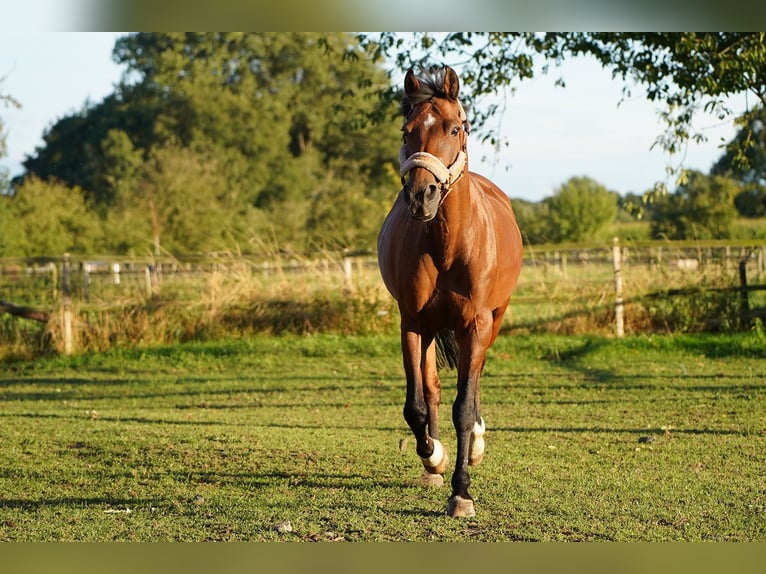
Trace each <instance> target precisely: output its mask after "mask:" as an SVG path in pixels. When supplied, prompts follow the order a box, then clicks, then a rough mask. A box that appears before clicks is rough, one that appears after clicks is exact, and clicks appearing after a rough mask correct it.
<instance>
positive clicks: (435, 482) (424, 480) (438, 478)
mask: <svg viewBox="0 0 766 574" xmlns="http://www.w3.org/2000/svg"><path fill="white" fill-rule="evenodd" d="M420 482H421V484H422V485H423V486H429V487H434V488H441V487H442V486H444V477H443V476H442V475H441V474H433V473H431V472H428V471H427V470H424V471H423V474H421V475H420Z"/></svg>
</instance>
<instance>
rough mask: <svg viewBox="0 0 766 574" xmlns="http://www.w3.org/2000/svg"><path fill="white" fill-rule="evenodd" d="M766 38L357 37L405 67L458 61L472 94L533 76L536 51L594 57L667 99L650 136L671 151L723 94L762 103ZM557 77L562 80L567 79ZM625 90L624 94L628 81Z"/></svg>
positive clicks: (765, 99) (717, 107)
mask: <svg viewBox="0 0 766 574" xmlns="http://www.w3.org/2000/svg"><path fill="white" fill-rule="evenodd" d="M764 38H766V36H765V35H764V32H649V33H636V32H609V33H592V32H562V33H544V34H542V33H532V32H457V33H449V34H432V33H429V32H420V33H415V34H409V35H406V36H405V35H402V34H397V33H388V32H387V33H381V34H378V35H377V36H375V35H371V34H366V35H362V43H363V45H364V46H365V47H366V49H367V50H368V51H369V52H370V53H371V54H372V55H373V56H374V57H378V58H380V57H389V58H391V59H392V60H393V61H394V62H395V63H396V66H397V67H398V68H403V69H406V68H407V67H409V66H415V65H418V64H421V63H424V62H434V61H443V62H445V63H448V64H449V63H457V62H460V64H461V69H462V78H463V80H464V81H465V83H466V84H467V85H470V86H471V90H470V92H471V94H472V97H473V98H474V99H481V98H482V97H484V96H487V95H490V94H496V93H498V92H500V91H502V90H503V89H505V88H507V87H510V86H513V85H514V84H515V83H516V82H517V81H518V80H523V79H526V78H531V77H533V76H534V73H535V62H538V61H539V60H541V59H542V60H543V64H542V66H541V67H542V69H543V71H545V72H547V71H548V69H549V67H550V64H551V63H553V64H558V63H560V62H561V61H563V60H565V59H566V58H572V57H575V56H579V55H588V56H591V57H594V58H596V59H597V60H598V61H599V62H600V63H601V64H602V65H603V66H604V67H605V68H608V69H610V70H611V71H612V75H613V76H615V77H621V78H623V79H628V78H631V79H632V80H634V81H635V82H636V83H637V84H639V85H640V86H643V87H644V88H645V89H646V97H647V98H648V99H649V100H652V101H657V102H662V103H664V104H665V106H666V107H665V110H664V112H663V116H662V117H663V118H664V120H665V122H666V124H667V130H666V131H665V132H664V133H662V134H659V135H658V137H657V142H656V143H657V144H659V145H661V146H662V147H663V148H665V149H667V150H668V151H671V152H675V151H679V150H681V149H682V148H683V145H684V144H685V142H687V141H688V140H689V139H693V140H697V141H698V140H703V139H704V134H701V133H693V132H692V129H691V125H692V119H693V117H694V115H695V113H698V112H699V111H701V110H703V109H704V111H705V112H708V113H714V114H716V115H717V116H719V117H720V118H721V119H723V118H725V117H727V116H728V115H730V114H731V110H729V109H728V108H726V106H725V104H724V100H725V98H726V96H728V95H731V94H736V93H741V92H744V91H749V92H751V93H753V94H755V95H756V97H757V98H758V99H759V100H760V101H761V102H762V103H763V104H766V82H765V81H764V73H763V70H764V65H766V41H765V40H764ZM557 83H559V84H561V85H564V84H565V79H564V78H561V79H559V80H558V82H557ZM624 92H625V95H626V97H629V96H630V93H629V89H628V87H627V86H626V87H625V88H624ZM494 111H495V109H493V108H491V107H488V108H486V109H483V110H477V113H476V116H475V121H476V124H477V125H479V126H481V125H482V124H483V123H485V122H486V120H487V119H488V118H489V117H490V116H491V115H492V114H493V113H494ZM485 137H487V138H490V139H491V138H493V137H494V136H493V135H492V134H488V133H485Z"/></svg>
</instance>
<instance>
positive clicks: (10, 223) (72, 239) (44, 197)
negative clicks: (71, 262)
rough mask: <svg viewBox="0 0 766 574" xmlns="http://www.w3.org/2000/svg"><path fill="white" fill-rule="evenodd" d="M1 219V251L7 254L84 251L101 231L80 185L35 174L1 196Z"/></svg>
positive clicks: (0, 252)
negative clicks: (9, 192) (43, 177)
mask: <svg viewBox="0 0 766 574" xmlns="http://www.w3.org/2000/svg"><path fill="white" fill-rule="evenodd" d="M0 221H2V222H3V234H2V236H1V237H0V254H3V255H6V256H7V255H16V256H18V255H23V256H27V257H33V256H41V255H50V254H51V253H57V254H60V253H64V252H67V251H69V252H71V253H87V252H89V251H92V250H93V247H94V242H95V240H96V239H97V237H98V236H99V235H100V233H101V223H100V221H99V219H98V218H97V217H96V216H95V214H94V213H93V212H91V211H90V210H88V209H87V207H86V204H85V199H84V196H83V192H82V190H81V189H80V188H77V187H75V188H69V187H67V186H66V185H64V184H62V183H58V182H55V181H42V180H40V179H38V178H36V177H30V178H27V179H26V180H25V181H24V182H23V183H22V184H21V185H20V186H18V187H16V189H15V193H14V195H13V196H2V197H0ZM6 226H7V227H6Z"/></svg>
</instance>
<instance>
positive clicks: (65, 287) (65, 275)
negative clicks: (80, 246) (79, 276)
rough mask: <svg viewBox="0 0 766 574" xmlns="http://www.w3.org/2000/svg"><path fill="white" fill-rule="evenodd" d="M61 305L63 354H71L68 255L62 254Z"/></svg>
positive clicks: (70, 302)
mask: <svg viewBox="0 0 766 574" xmlns="http://www.w3.org/2000/svg"><path fill="white" fill-rule="evenodd" d="M61 292H62V298H61V303H62V306H63V308H64V354H65V355H71V354H72V292H71V285H70V265H69V253H64V262H63V263H62V264H61Z"/></svg>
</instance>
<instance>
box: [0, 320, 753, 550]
mask: <svg viewBox="0 0 766 574" xmlns="http://www.w3.org/2000/svg"><path fill="white" fill-rule="evenodd" d="M764 359H766V341H764V337H763V334H762V333H761V332H760V331H759V332H753V333H746V334H742V335H717V336H710V335H709V336H678V337H661V336H654V337H635V338H627V339H625V340H622V341H619V340H613V339H608V338H598V337H589V338H585V337H555V336H531V337H516V338H514V337H510V336H505V337H501V338H500V339H499V340H498V342H497V343H496V345H495V347H493V349H492V351H491V352H490V356H489V358H488V362H487V367H486V371H485V376H484V378H483V380H482V408H483V416H484V418H485V420H486V422H487V427H488V431H487V435H486V436H487V456H486V458H485V460H484V462H483V463H482V465H481V466H479V467H476V468H475V469H472V472H471V476H472V479H473V485H472V493H473V495H474V497H475V498H476V508H477V516H476V517H475V518H471V519H451V518H449V517H447V516H445V515H444V514H443V510H444V506H445V503H446V499H447V497H448V496H449V487H448V486H445V487H444V488H441V489H435V488H426V487H423V486H420V485H419V484H418V477H419V474H420V470H421V469H420V463H419V461H418V459H417V456H416V454H415V447H414V440H413V439H412V438H410V434H409V430H408V429H407V427H406V425H405V423H404V420H403V417H402V414H401V410H402V404H403V400H404V383H403V377H402V368H401V358H400V355H399V348H398V337H395V336H385V337H381V336H364V337H359V336H357V337H342V336H333V335H315V336H303V337H300V336H281V337H267V336H255V337H252V338H248V339H241V340H236V341H227V342H208V343H189V344H185V345H178V346H168V347H157V348H147V349H134V350H112V351H109V352H107V353H103V354H96V353H92V354H84V355H78V356H73V357H69V358H67V357H54V358H50V359H45V360H39V361H37V362H26V363H24V362H21V363H14V364H11V365H6V366H4V369H3V371H2V372H0V421H1V422H0V441H1V442H2V445H3V447H2V449H0V469H1V470H0V540H4V541H69V540H88V541H111V540H141V541H168V540H173V541H174V540H179V541H180V540H183V541H202V540H248V541H268V540H283V541H315V540H316V541H330V540H346V541H368V540H397V541H401V540H407V541H431V540H438V541H461V540H477V541H499V540H565V541H575V540H619V541H638V540H641V541H657V540H684V541H696V540H725V541H765V540H766V474H764V468H766V464H765V463H766V435H765V434H764V433H765V430H766V422H765V421H766V384H765V383H764V380H766V360H764ZM453 377H454V373H444V374H443V386H444V393H445V396H444V403H446V404H444V405H443V406H442V419H443V424H442V427H443V429H444V430H443V437H442V438H443V442H444V443H445V445H446V446H447V448H449V449H450V452H451V454H452V458H454V448H455V444H454V431H453V430H452V427H451V424H450V408H449V404H450V403H451V400H452V398H453V397H454V388H455V386H454V383H453ZM641 437H651V439H652V442H639V439H640V438H641ZM403 439H404V442H403V443H402V444H401V447H402V448H401V449H400V441H402V440H403ZM450 475H451V469H450V470H449V471H448V473H447V475H446V476H445V479H446V480H445V482H447V483H448V482H449V477H450ZM128 510H129V512H128ZM286 521H289V523H290V525H291V526H292V531H291V532H279V531H278V530H277V528H276V527H277V525H279V524H280V523H284V522H286Z"/></svg>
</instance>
